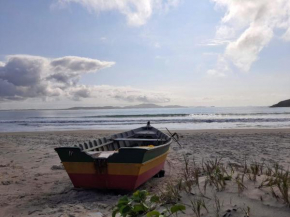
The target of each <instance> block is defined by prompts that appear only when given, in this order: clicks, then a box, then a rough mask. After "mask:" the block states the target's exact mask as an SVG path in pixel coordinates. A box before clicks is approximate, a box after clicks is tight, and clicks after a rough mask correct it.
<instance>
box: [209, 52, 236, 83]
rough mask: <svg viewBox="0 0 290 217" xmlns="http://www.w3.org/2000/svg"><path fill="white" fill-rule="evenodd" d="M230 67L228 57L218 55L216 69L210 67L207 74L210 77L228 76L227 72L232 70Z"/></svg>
mask: <svg viewBox="0 0 290 217" xmlns="http://www.w3.org/2000/svg"><path fill="white" fill-rule="evenodd" d="M230 71H231V70H230V68H229V66H228V63H227V61H226V59H225V58H224V57H223V56H222V55H219V56H218V60H217V64H216V68H215V69H209V70H207V72H206V73H207V76H208V77H219V78H221V77H226V73H228V72H230Z"/></svg>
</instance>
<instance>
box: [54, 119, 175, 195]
mask: <svg viewBox="0 0 290 217" xmlns="http://www.w3.org/2000/svg"><path fill="white" fill-rule="evenodd" d="M171 142H172V138H171V137H170V136H168V135H166V134H164V133H162V132H161V131H159V130H157V129H156V128H154V127H152V126H151V125H150V122H148V124H147V126H145V127H140V128H137V129H134V130H130V131H127V132H123V133H118V134H115V135H112V136H109V137H104V138H102V139H98V140H94V141H92V142H91V141H89V142H88V143H84V144H80V145H79V146H75V147H59V148H55V151H56V152H57V153H58V155H59V157H60V159H61V161H62V164H63V165H64V168H65V170H66V172H67V173H68V175H69V177H70V179H71V181H72V183H73V185H74V186H75V187H76V188H99V189H124V190H134V189H136V188H137V187H139V186H140V185H142V184H143V183H144V182H146V181H147V180H149V179H150V178H152V177H153V176H154V175H156V174H158V173H159V172H160V171H161V170H162V169H163V167H164V163H165V160H166V157H167V154H168V151H169V146H170V144H171Z"/></svg>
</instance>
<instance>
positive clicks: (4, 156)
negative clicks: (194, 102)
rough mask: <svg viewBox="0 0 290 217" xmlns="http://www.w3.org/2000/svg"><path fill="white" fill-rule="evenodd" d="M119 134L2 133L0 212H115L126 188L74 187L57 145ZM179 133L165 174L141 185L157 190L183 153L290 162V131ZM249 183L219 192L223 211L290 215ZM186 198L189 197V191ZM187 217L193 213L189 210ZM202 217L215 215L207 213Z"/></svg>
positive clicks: (176, 173) (178, 168) (172, 175)
mask: <svg viewBox="0 0 290 217" xmlns="http://www.w3.org/2000/svg"><path fill="white" fill-rule="evenodd" d="M115 132H116V131H101V130H94V131H66V132H33V133H0V216H70V217H73V216H76V217H77V216H111V209H112V207H113V206H114V204H115V203H116V202H117V201H118V199H119V198H120V197H122V195H123V192H118V191H100V190H84V189H74V188H73V186H72V184H71V182H70V180H69V178H68V176H67V174H66V172H65V170H63V168H62V166H61V163H60V160H59V158H58V156H57V154H56V152H55V151H54V148H55V147H59V146H68V145H75V144H78V143H82V142H85V141H88V140H92V139H96V138H98V137H103V136H105V135H109V134H113V133H115ZM178 133H179V135H180V143H181V145H182V147H179V145H178V144H176V143H173V144H172V146H171V151H170V154H169V156H168V160H167V162H166V167H165V169H166V175H165V177H163V178H153V179H151V180H150V181H148V182H147V183H146V184H144V185H143V186H141V189H147V190H148V191H150V192H158V190H159V189H162V187H164V183H169V182H172V181H173V180H175V179H176V178H178V177H180V175H181V173H182V168H183V166H184V163H183V156H184V155H185V156H187V157H188V158H190V160H191V161H192V160H193V159H194V160H195V161H196V162H201V161H202V160H207V159H214V158H222V161H223V162H229V161H230V162H233V163H237V164H242V163H243V162H244V161H245V159H246V160H247V161H248V162H253V161H259V162H265V163H267V164H273V163H275V162H279V163H280V164H281V165H283V166H284V168H286V169H287V168H289V166H290V158H289V156H290V129H267V130H258V129H250V130H196V131H178ZM259 178H260V179H262V177H259ZM247 182H249V183H247V186H248V188H247V189H246V190H245V191H244V192H243V193H242V194H238V193H237V189H236V187H235V186H232V185H233V184H231V183H229V185H228V187H227V189H226V190H225V191H223V192H219V193H218V196H219V197H220V198H221V200H222V201H223V204H224V206H223V207H222V209H221V212H226V211H227V210H228V209H234V207H235V206H239V207H240V209H238V211H237V212H236V213H231V216H243V212H242V208H243V207H244V208H246V207H247V206H249V207H250V208H251V215H250V216H261V217H262V216H263V217H264V216H269V217H270V216H282V217H283V216H290V209H289V208H288V207H287V206H286V205H285V204H283V202H282V201H278V200H275V199H274V198H273V197H271V195H269V192H266V190H263V191H262V190H260V189H257V186H256V184H255V183H252V182H250V181H247ZM209 192H210V191H209ZM209 194H210V193H209ZM261 195H262V197H263V201H261ZM182 201H185V202H186V201H187V198H186V195H184V196H183V197H182ZM187 202H188V201H187ZM209 203H212V201H211V202H209ZM210 206H211V205H210ZM239 210H240V211H239ZM210 212H211V211H210ZM275 213H276V214H275ZM184 215H185V216H187V215H191V216H193V215H192V213H190V212H189V211H188V212H187V214H184ZM203 216H213V215H212V214H210V213H207V212H205V213H204V215H203ZM221 216H222V215H221Z"/></svg>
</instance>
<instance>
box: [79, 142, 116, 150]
mask: <svg viewBox="0 0 290 217" xmlns="http://www.w3.org/2000/svg"><path fill="white" fill-rule="evenodd" d="M113 142H114V141H109V142H106V143H103V144H102V145H98V146H93V147H91V148H86V149H84V151H85V152H87V151H91V150H95V149H98V148H101V147H104V146H107V145H109V144H112V143H113Z"/></svg>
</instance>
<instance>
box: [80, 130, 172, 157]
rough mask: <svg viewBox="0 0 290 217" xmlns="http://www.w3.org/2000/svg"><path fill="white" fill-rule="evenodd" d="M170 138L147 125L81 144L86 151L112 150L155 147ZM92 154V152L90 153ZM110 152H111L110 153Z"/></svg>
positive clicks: (81, 147)
mask: <svg viewBox="0 0 290 217" xmlns="http://www.w3.org/2000/svg"><path fill="white" fill-rule="evenodd" d="M169 140H170V137H169V136H168V135H166V134H164V133H162V132H161V131H159V130H157V129H155V128H154V127H151V126H150V125H147V126H146V127H141V128H137V129H134V130H130V131H127V132H123V133H118V134H115V135H112V136H109V137H104V138H100V139H97V140H93V141H89V142H87V143H86V142H85V143H84V144H79V145H78V146H77V147H79V148H80V149H81V150H82V151H85V152H87V153H88V152H104V153H103V154H104V155H105V154H106V153H105V152H107V153H108V152H112V151H117V150H119V149H120V148H123V147H147V148H148V147H149V148H150V147H155V146H159V145H163V144H165V143H166V142H168V141H169ZM88 154H90V153H88ZM108 154H109V153H108Z"/></svg>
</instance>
